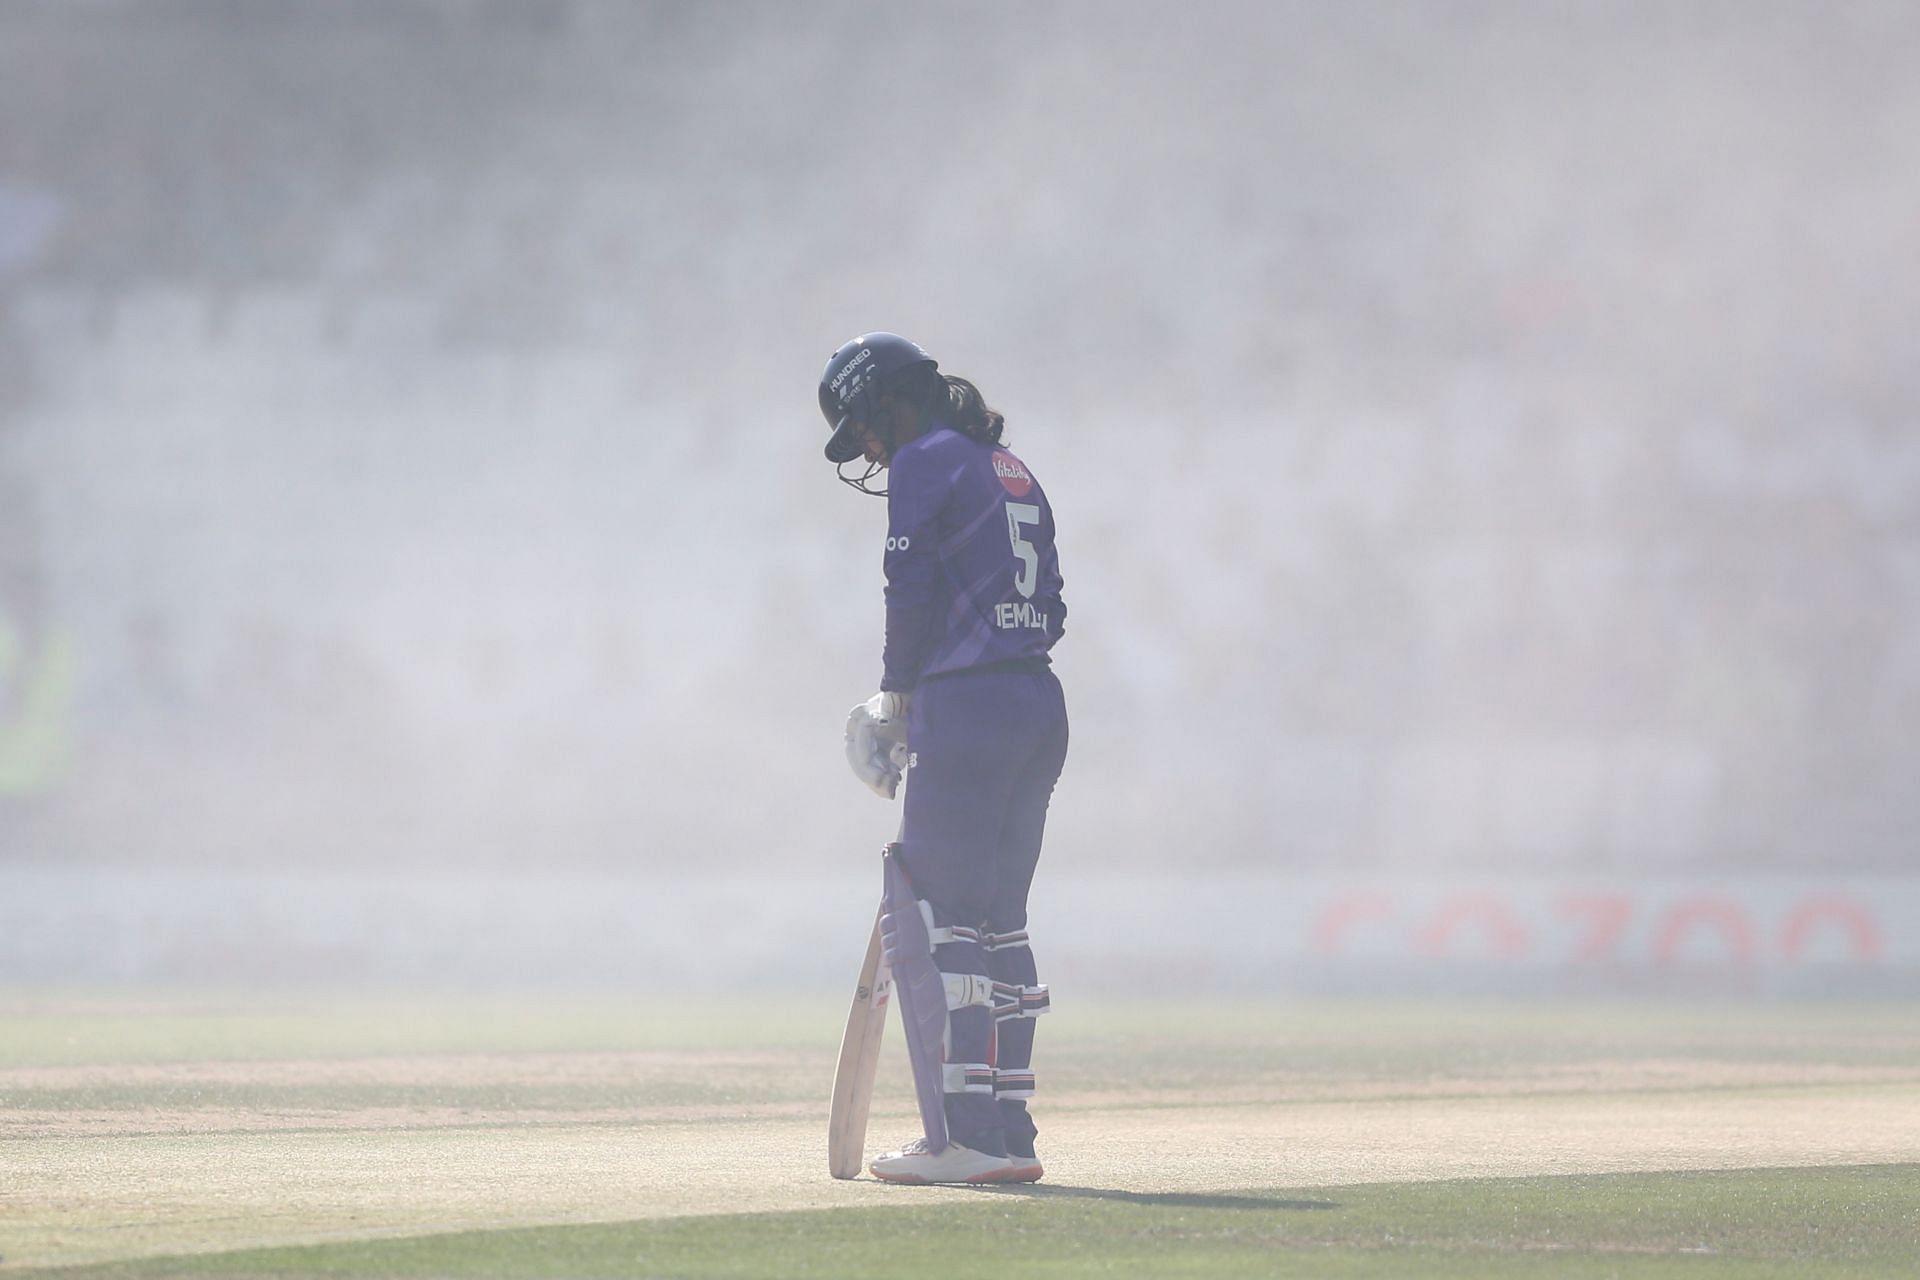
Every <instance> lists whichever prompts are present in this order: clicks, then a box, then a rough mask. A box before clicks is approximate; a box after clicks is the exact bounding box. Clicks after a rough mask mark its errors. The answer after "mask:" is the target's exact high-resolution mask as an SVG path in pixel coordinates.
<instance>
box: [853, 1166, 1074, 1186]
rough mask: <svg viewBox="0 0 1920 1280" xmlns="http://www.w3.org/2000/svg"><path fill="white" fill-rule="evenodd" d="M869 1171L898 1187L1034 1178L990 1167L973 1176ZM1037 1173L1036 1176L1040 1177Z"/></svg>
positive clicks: (985, 1182)
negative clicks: (1021, 1176)
mask: <svg viewBox="0 0 1920 1280" xmlns="http://www.w3.org/2000/svg"><path fill="white" fill-rule="evenodd" d="M867 1172H868V1173H870V1174H872V1175H873V1176H874V1177H876V1178H878V1179H879V1180H880V1181H882V1182H891V1183H893V1184H894V1185H895V1186H897V1187H978V1186H983V1185H985V1184H987V1183H992V1182H1031V1181H1032V1180H1033V1179H1032V1178H1011V1177H1008V1176H1007V1175H1008V1174H1017V1173H1021V1172H1023V1170H1019V1169H989V1170H988V1171H987V1172H985V1173H976V1174H974V1175H973V1176H972V1177H971V1178H939V1179H935V1178H923V1177H921V1176H920V1175H919V1174H917V1173H881V1172H880V1171H879V1170H878V1169H868V1170H867ZM1038 1176H1039V1175H1038V1174H1035V1175H1034V1177H1038Z"/></svg>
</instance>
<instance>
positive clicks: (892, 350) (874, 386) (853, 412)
mask: <svg viewBox="0 0 1920 1280" xmlns="http://www.w3.org/2000/svg"><path fill="white" fill-rule="evenodd" d="M918 365H926V366H927V367H928V368H930V369H934V368H938V367H939V365H938V364H937V363H936V362H935V360H934V358H933V357H932V356H930V355H928V354H927V353H926V352H925V351H923V350H921V348H920V347H919V346H918V345H917V344H916V343H913V342H909V341H908V340H907V339H905V338H903V337H901V336H900V335H899V334H897V333H884V332H876V333H866V334H862V335H860V336H859V337H857V338H855V339H854V340H853V341H851V342H848V343H846V344H845V345H843V346H842V347H841V348H840V349H839V350H838V351H836V352H834V353H833V357H832V359H830V360H828V361H827V367H826V369H825V370H824V371H823V372H822V373H821V375H820V413H821V416H823V417H824V418H826V420H827V425H828V426H829V427H831V428H832V434H830V435H829V436H828V437H827V447H826V455H827V461H828V462H831V463H833V464H834V466H835V468H841V467H844V466H845V465H846V464H847V463H849V462H852V461H853V460H854V459H856V458H859V457H860V456H861V455H862V454H864V453H865V452H866V445H865V441H863V440H862V439H861V436H862V434H863V430H862V428H863V425H864V424H865V423H867V422H868V421H871V420H872V418H873V411H874V408H875V407H876V404H877V402H878V399H879V394H880V391H881V388H882V386H883V384H884V383H885V382H886V381H887V379H889V378H891V377H892V376H893V375H895V374H897V373H899V372H900V371H901V370H903V369H911V368H914V367H916V366H918ZM885 467H886V463H885V462H869V463H868V464H867V471H866V474H865V475H863V476H859V477H857V478H856V477H853V476H849V475H847V474H846V473H845V472H844V471H843V472H841V474H840V478H841V479H842V480H844V481H845V482H846V483H848V484H850V485H852V486H853V487H854V488H856V489H858V490H860V491H861V492H862V493H870V494H873V495H875V496H876V497H883V496H885V494H886V491H885V490H884V489H878V490H876V489H870V488H868V487H867V482H868V481H869V480H871V479H873V477H874V476H876V475H878V474H879V473H880V471H881V470H882V469H884V468H885Z"/></svg>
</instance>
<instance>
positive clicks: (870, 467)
mask: <svg viewBox="0 0 1920 1280" xmlns="http://www.w3.org/2000/svg"><path fill="white" fill-rule="evenodd" d="M848 461H853V459H848ZM846 466H847V464H846V463H845V462H843V463H841V464H840V465H839V466H837V467H835V468H834V469H833V470H834V474H835V475H837V476H839V477H840V483H841V484H844V485H846V486H847V487H848V488H849V489H857V490H859V491H860V492H861V493H864V494H866V495H867V496H868V497H869V498H884V497H886V496H887V491H886V490H885V489H869V488H868V487H867V482H868V481H870V480H872V479H873V478H874V477H875V476H877V475H879V474H880V473H881V472H882V471H885V470H886V469H887V465H886V463H884V462H868V463H867V469H866V470H865V471H864V472H862V473H861V474H860V475H857V476H850V475H848V474H847V472H846Z"/></svg>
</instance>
